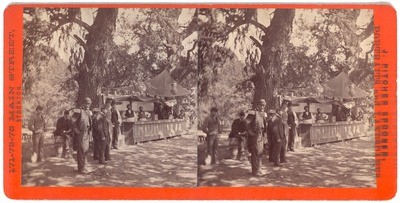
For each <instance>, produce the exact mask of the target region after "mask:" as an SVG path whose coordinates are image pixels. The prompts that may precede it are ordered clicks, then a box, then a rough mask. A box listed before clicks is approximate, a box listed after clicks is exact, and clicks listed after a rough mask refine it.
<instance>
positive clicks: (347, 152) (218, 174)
mask: <svg viewBox="0 0 400 203" xmlns="http://www.w3.org/2000/svg"><path fill="white" fill-rule="evenodd" d="M374 144H375V143H374V136H367V137H362V138H358V139H353V140H349V141H345V142H338V143H330V144H324V145H317V146H315V147H308V148H302V149H298V150H296V152H288V153H287V154H286V155H287V161H288V162H287V163H286V164H284V167H274V166H273V164H272V163H268V160H267V158H268V157H267V156H265V155H264V156H263V160H262V162H263V166H262V170H263V172H264V173H265V175H264V176H261V177H253V176H251V175H250V174H249V173H250V171H251V165H250V163H249V161H248V160H247V159H245V160H244V161H238V160H234V159H230V154H229V147H228V140H227V138H226V137H222V138H221V139H220V147H219V149H218V154H219V159H220V164H218V165H211V166H206V165H204V157H205V151H206V146H205V144H204V143H200V144H199V145H198V162H199V165H198V184H199V186H234V187H241V186H269V187H360V188H368V187H376V182H375V145H374Z"/></svg>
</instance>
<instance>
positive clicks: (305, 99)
mask: <svg viewBox="0 0 400 203" xmlns="http://www.w3.org/2000/svg"><path fill="white" fill-rule="evenodd" d="M283 101H290V102H292V103H294V104H298V103H321V104H332V103H335V102H336V101H334V100H332V99H323V98H314V97H284V98H283Z"/></svg>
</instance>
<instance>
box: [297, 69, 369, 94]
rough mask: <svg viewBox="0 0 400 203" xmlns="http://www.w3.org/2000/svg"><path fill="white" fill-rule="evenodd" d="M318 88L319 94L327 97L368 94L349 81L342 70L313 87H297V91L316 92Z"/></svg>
mask: <svg viewBox="0 0 400 203" xmlns="http://www.w3.org/2000/svg"><path fill="white" fill-rule="evenodd" d="M318 88H320V93H319V94H321V95H325V96H328V97H335V98H341V99H352V98H362V97H367V96H368V93H367V92H366V91H364V90H362V89H361V88H359V87H358V86H357V85H355V84H354V83H353V82H351V81H350V79H349V77H348V76H347V74H346V73H344V72H341V73H340V74H339V75H337V76H336V77H334V78H332V79H330V80H329V81H327V82H324V83H321V84H317V85H315V87H307V88H302V89H299V91H300V92H308V93H313V94H317V91H318Z"/></svg>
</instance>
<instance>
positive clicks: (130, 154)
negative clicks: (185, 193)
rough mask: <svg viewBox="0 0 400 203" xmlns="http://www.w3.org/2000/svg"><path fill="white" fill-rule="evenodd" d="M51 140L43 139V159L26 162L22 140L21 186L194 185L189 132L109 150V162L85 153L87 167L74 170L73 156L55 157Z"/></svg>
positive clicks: (193, 144) (192, 142)
mask: <svg viewBox="0 0 400 203" xmlns="http://www.w3.org/2000/svg"><path fill="white" fill-rule="evenodd" d="M52 142H53V141H52V140H51V139H50V138H47V139H46V141H45V154H46V155H47V156H46V161H44V162H42V163H36V164H32V163H30V161H29V158H30V154H31V151H32V149H31V147H32V143H23V166H22V167H23V169H22V172H23V173H22V174H23V175H22V185H23V186H67V187H68V186H112V187H115V186H117V187H139V186H140V187H195V186H196V185H197V152H196V146H197V142H196V138H194V137H193V136H190V135H184V136H182V137H175V138H171V139H167V140H159V141H152V142H147V143H142V144H138V145H131V146H127V147H124V148H120V149H119V150H112V151H111V159H112V160H111V161H109V162H108V164H107V165H105V166H103V165H99V164H98V162H97V161H94V160H93V158H92V153H90V155H89V156H88V165H89V169H91V170H92V171H93V172H92V173H90V174H86V175H82V174H79V173H78V172H77V164H76V162H75V159H74V158H76V153H74V155H73V156H74V158H71V159H64V158H58V157H55V156H54V155H55V152H54V148H53V145H52Z"/></svg>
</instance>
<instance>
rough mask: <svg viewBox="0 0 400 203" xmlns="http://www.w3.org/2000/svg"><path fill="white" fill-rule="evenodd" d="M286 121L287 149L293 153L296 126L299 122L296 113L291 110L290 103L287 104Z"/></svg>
mask: <svg viewBox="0 0 400 203" xmlns="http://www.w3.org/2000/svg"><path fill="white" fill-rule="evenodd" d="M287 116H288V120H287V123H288V125H289V139H288V148H289V150H290V151H293V152H294V141H295V139H296V136H297V129H296V128H297V125H298V124H299V120H298V118H297V115H296V113H295V112H294V111H293V109H292V103H289V104H288V110H287Z"/></svg>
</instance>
